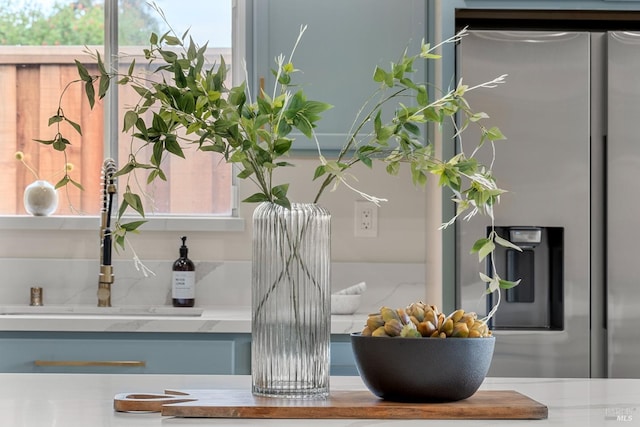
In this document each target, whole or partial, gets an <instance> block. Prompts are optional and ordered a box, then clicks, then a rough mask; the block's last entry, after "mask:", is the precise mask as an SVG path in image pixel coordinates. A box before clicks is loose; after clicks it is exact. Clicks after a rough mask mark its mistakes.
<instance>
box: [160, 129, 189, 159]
mask: <svg viewBox="0 0 640 427" xmlns="http://www.w3.org/2000/svg"><path fill="white" fill-rule="evenodd" d="M164 147H165V149H166V150H167V151H168V152H170V153H171V154H175V155H176V156H179V157H182V158H183V159H184V152H183V151H182V147H180V144H179V143H178V140H177V138H176V136H175V135H173V134H169V135H166V137H165V140H164Z"/></svg>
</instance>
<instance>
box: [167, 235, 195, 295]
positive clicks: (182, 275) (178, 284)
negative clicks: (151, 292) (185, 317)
mask: <svg viewBox="0 0 640 427" xmlns="http://www.w3.org/2000/svg"><path fill="white" fill-rule="evenodd" d="M186 242H187V236H182V246H180V258H178V259H177V260H176V262H174V263H173V274H172V278H171V298H172V301H173V306H174V307H193V305H194V303H195V301H196V299H195V294H196V266H195V265H194V264H193V261H191V260H190V259H189V257H188V254H189V248H187V245H186Z"/></svg>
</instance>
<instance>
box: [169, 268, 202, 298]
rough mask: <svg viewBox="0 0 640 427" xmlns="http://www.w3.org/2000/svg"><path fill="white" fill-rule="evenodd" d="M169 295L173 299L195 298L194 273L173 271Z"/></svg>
mask: <svg viewBox="0 0 640 427" xmlns="http://www.w3.org/2000/svg"><path fill="white" fill-rule="evenodd" d="M171 295H172V298H174V299H194V298H195V297H196V272H195V271H174V272H173V281H172V286H171Z"/></svg>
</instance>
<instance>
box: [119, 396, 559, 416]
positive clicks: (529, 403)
mask: <svg viewBox="0 0 640 427" xmlns="http://www.w3.org/2000/svg"><path fill="white" fill-rule="evenodd" d="M114 408H115V410H116V411H121V412H135V411H156V412H160V413H161V414H162V415H166V416H175V417H185V418H188V417H198V418H295V419H303V418H360V419H373V418H376V419H377V418H383V419H545V418H547V415H548V410H547V407H546V406H545V405H543V404H541V403H539V402H537V401H535V400H533V399H531V398H529V397H527V396H525V395H523V394H520V393H518V392H516V391H513V390H480V391H478V392H476V394H474V395H473V396H471V397H470V398H468V399H465V400H461V401H457V402H448V403H399V402H390V401H386V400H381V399H378V398H377V397H376V396H374V395H373V394H371V393H370V392H368V391H353V390H338V391H332V392H331V395H330V396H329V397H328V398H327V399H326V400H311V399H279V398H269V397H259V396H254V395H253V394H252V393H251V391H249V390H184V391H177V390H176V391H172V390H167V391H165V394H164V395H161V394H152V393H120V394H118V395H116V396H115V398H114Z"/></svg>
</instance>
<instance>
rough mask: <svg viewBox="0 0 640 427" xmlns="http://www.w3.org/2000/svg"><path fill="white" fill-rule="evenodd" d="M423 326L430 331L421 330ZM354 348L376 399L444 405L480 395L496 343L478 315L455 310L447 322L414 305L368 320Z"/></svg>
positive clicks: (356, 336) (354, 339) (385, 309)
mask: <svg viewBox="0 0 640 427" xmlns="http://www.w3.org/2000/svg"><path fill="white" fill-rule="evenodd" d="M420 308H421V309H422V311H424V312H425V315H424V317H422V316H421V313H422V312H421V311H420V310H418V309H420ZM428 313H432V314H428ZM432 316H433V317H432ZM425 319H427V320H425ZM423 322H429V323H431V325H428V324H426V323H425V324H424V325H423V326H420V324H421V323H423ZM434 322H435V323H434ZM462 324H464V326H462ZM431 326H433V328H432V327H431ZM380 328H382V329H380ZM432 329H433V330H432ZM472 331H473V332H472ZM351 345H352V348H353V353H354V356H355V360H356V365H357V367H358V372H359V373H360V376H361V378H362V380H363V382H364V383H365V385H366V386H367V388H368V389H369V390H370V391H371V392H372V393H373V394H375V395H376V396H378V397H380V398H382V399H386V400H393V401H415V402H445V401H456V400H462V399H466V398H468V397H470V396H472V395H473V394H474V393H475V392H476V391H477V390H478V388H479V387H480V385H481V384H482V381H483V380H484V378H485V377H486V375H487V372H488V371H489V367H490V365H491V359H492V357H493V349H494V346H495V338H494V337H493V336H491V331H489V329H488V328H487V327H486V324H485V323H484V321H482V320H481V319H477V316H476V315H475V313H465V312H464V311H462V310H456V311H455V312H453V313H451V314H450V315H448V316H445V315H444V314H442V313H439V312H438V310H437V308H436V307H435V306H428V305H425V304H422V303H414V304H412V305H410V306H408V307H407V308H405V309H397V310H394V309H390V308H388V307H383V308H381V309H380V312H379V313H374V314H371V315H369V317H368V319H367V326H365V328H364V329H363V331H362V332H361V333H353V334H351Z"/></svg>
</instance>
